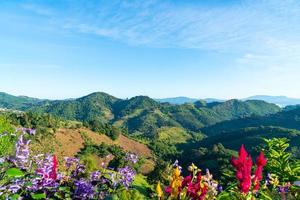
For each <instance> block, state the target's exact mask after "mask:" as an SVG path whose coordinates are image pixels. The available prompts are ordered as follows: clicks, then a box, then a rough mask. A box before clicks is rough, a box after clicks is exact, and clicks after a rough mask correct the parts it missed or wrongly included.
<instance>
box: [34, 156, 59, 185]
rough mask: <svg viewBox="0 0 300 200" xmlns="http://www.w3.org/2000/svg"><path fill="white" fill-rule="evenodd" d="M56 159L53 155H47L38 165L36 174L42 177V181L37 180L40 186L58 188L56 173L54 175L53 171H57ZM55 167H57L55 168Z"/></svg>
mask: <svg viewBox="0 0 300 200" xmlns="http://www.w3.org/2000/svg"><path fill="white" fill-rule="evenodd" d="M54 159H56V158H55V157H54V156H52V155H47V156H46V157H45V158H44V159H42V160H41V161H40V162H38V163H37V170H36V174H37V175H39V176H40V177H41V179H40V180H38V179H37V181H38V185H39V186H40V187H56V186H57V183H56V178H57V177H56V172H55V174H54V172H53V170H54V169H56V167H57V166H56V164H57V163H56V160H54ZM54 165H55V166H54Z"/></svg>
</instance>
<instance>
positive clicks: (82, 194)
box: [74, 179, 95, 199]
mask: <svg viewBox="0 0 300 200" xmlns="http://www.w3.org/2000/svg"><path fill="white" fill-rule="evenodd" d="M74 185H75V191H74V196H75V198H78V199H90V198H93V196H94V192H95V191H94V188H93V185H92V184H91V183H90V182H88V181H86V180H84V179H80V180H76V181H75V183H74Z"/></svg>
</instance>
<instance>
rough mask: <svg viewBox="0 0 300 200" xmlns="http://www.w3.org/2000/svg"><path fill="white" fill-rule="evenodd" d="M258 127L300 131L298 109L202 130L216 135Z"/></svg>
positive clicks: (235, 120) (299, 111)
mask: <svg viewBox="0 0 300 200" xmlns="http://www.w3.org/2000/svg"><path fill="white" fill-rule="evenodd" d="M259 126H277V127H284V128H288V129H297V130H300V108H299V107H295V108H294V109H288V110H282V111H281V112H278V113H274V114H271V115H268V116H251V117H246V118H243V119H234V120H230V121H223V122H220V123H217V124H215V125H212V126H208V127H205V128H203V129H202V131H203V132H204V133H205V134H207V135H209V136H210V135H218V134H221V133H224V132H228V131H234V130H236V129H242V128H247V127H259Z"/></svg>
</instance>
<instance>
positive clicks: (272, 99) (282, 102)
mask: <svg viewBox="0 0 300 200" xmlns="http://www.w3.org/2000/svg"><path fill="white" fill-rule="evenodd" d="M155 100H156V101H159V102H162V103H164V102H168V103H171V104H185V103H194V102H196V101H198V100H200V99H197V98H189V97H174V98H162V99H155ZM203 100H204V101H206V102H208V103H211V102H224V101H226V100H224V99H215V98H206V99H203ZM240 100H242V101H247V100H261V101H265V102H268V103H274V104H276V105H278V106H280V107H285V106H290V105H299V104H300V99H296V98H289V97H286V96H268V95H255V96H250V97H247V98H243V99H240Z"/></svg>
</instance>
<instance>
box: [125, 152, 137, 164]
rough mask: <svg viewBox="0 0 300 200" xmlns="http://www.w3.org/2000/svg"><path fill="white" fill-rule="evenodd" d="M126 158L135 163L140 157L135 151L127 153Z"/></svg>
mask: <svg viewBox="0 0 300 200" xmlns="http://www.w3.org/2000/svg"><path fill="white" fill-rule="evenodd" d="M125 160H127V161H130V162H132V163H133V164H135V163H137V162H138V160H139V158H138V156H137V155H136V154H133V153H127V154H126V157H125Z"/></svg>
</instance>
